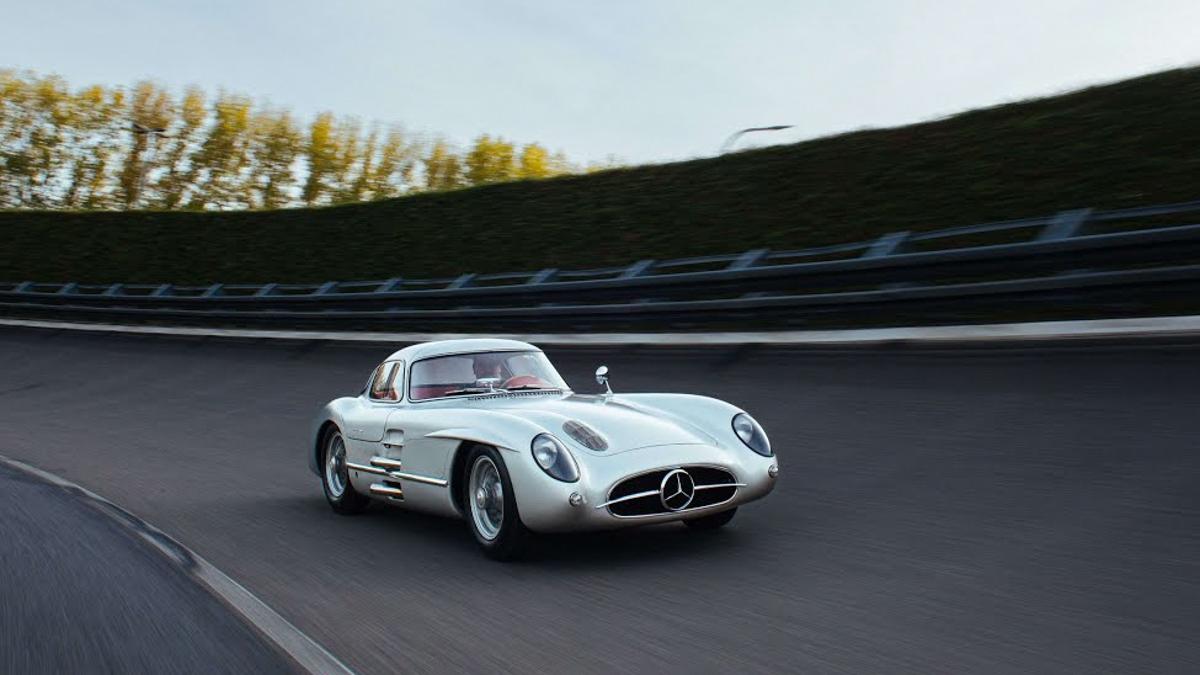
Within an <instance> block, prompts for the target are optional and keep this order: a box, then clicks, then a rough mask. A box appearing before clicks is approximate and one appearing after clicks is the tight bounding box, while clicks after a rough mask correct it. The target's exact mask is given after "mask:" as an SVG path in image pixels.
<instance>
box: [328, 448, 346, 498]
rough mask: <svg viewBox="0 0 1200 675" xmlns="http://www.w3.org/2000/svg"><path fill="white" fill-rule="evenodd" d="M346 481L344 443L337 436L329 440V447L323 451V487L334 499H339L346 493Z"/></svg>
mask: <svg viewBox="0 0 1200 675" xmlns="http://www.w3.org/2000/svg"><path fill="white" fill-rule="evenodd" d="M348 481H349V476H348V475H347V473H346V443H345V441H343V440H342V437H341V435H340V434H338V435H335V436H333V438H331V439H329V447H328V448H326V450H325V485H326V487H327V488H328V489H329V494H330V495H331V496H332V497H333V498H334V499H340V498H341V496H342V495H343V494H345V493H346V483H347V482H348Z"/></svg>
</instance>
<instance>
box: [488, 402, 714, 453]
mask: <svg viewBox="0 0 1200 675" xmlns="http://www.w3.org/2000/svg"><path fill="white" fill-rule="evenodd" d="M488 403H489V405H488V406H487V407H488V408H490V409H491V410H494V411H496V412H499V413H503V414H508V415H513V416H515V417H520V418H523V419H526V420H528V421H530V422H533V423H534V424H537V425H538V426H540V427H542V428H544V429H546V430H547V431H549V432H550V433H552V434H554V435H555V436H557V437H558V438H560V439H562V440H563V441H565V442H567V443H569V444H570V445H571V447H572V448H573V449H576V450H579V449H582V450H585V451H589V452H591V451H590V450H589V449H588V448H585V447H584V446H582V445H580V444H579V443H578V442H577V441H575V440H574V439H573V438H571V436H570V435H569V434H567V433H566V432H565V431H564V430H563V425H564V424H565V423H567V422H570V421H575V422H581V423H583V424H584V425H586V426H588V427H590V428H591V429H592V431H594V432H596V433H598V434H600V435H601V436H602V437H604V439H605V441H607V443H608V449H606V450H604V451H602V452H592V454H596V455H612V454H616V453H620V452H625V451H628V450H636V449H638V448H646V447H652V446H656V445H681V444H697V443H703V444H709V445H712V444H715V443H717V441H716V439H714V438H713V437H711V436H710V435H708V434H706V433H705V432H704V431H703V430H701V429H699V428H698V427H696V426H694V425H692V424H689V423H687V422H686V421H684V420H680V419H677V418H672V417H670V416H668V415H667V414H666V413H664V412H662V411H660V410H656V409H653V408H648V407H646V406H641V405H636V404H633V403H629V402H623V401H621V400H620V397H619V396H618V397H614V398H611V399H608V400H606V399H605V398H604V397H603V396H586V395H580V394H571V395H568V396H564V397H550V396H530V397H525V396H517V397H513V398H499V399H492V400H490V401H489V402H488Z"/></svg>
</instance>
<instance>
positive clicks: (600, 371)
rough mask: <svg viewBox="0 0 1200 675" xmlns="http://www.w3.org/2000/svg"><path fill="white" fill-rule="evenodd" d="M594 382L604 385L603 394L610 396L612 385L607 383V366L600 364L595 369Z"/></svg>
mask: <svg viewBox="0 0 1200 675" xmlns="http://www.w3.org/2000/svg"><path fill="white" fill-rule="evenodd" d="M596 384H602V385H604V394H605V395H606V396H612V393H613V392H612V387H610V386H609V385H608V366H600V367H599V368H597V369H596Z"/></svg>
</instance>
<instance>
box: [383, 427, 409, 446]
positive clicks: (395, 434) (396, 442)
mask: <svg viewBox="0 0 1200 675" xmlns="http://www.w3.org/2000/svg"><path fill="white" fill-rule="evenodd" d="M383 447H385V448H403V447H404V430H403V429H388V430H387V432H386V433H385V434H384V435H383Z"/></svg>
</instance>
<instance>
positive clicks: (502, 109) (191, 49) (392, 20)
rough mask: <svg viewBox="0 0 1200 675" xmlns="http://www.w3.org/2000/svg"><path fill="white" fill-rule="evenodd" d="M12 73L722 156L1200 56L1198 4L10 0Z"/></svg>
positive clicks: (456, 129) (594, 152)
mask: <svg viewBox="0 0 1200 675" xmlns="http://www.w3.org/2000/svg"><path fill="white" fill-rule="evenodd" d="M5 4H6V5H8V6H7V7H5V8H4V10H3V12H2V13H0V15H2V16H3V17H4V18H3V21H2V22H0V67H8V68H17V69H30V70H33V71H35V72H38V73H43V74H46V73H56V74H59V75H61V76H63V77H65V78H66V79H67V80H68V81H69V82H70V83H71V84H72V85H75V86H81V85H84V84H96V83H98V84H126V85H127V84H132V83H134V82H136V81H139V80H143V79H150V80H154V81H156V82H158V83H160V84H163V85H165V86H167V87H169V88H171V89H173V90H176V91H182V89H183V87H184V86H186V85H198V86H200V87H202V88H204V89H205V90H207V91H209V92H216V91H217V90H220V89H225V90H227V91H230V92H235V93H242V94H249V95H251V96H252V97H254V98H255V99H258V100H260V101H263V102H268V103H270V104H272V105H276V106H282V107H286V108H288V109H290V110H292V111H293V112H296V113H298V114H299V115H301V116H302V117H304V118H309V117H311V116H312V115H313V114H315V113H317V112H319V111H322V110H331V111H333V112H335V113H338V114H346V115H353V116H357V117H359V118H361V119H363V120H364V121H380V122H385V123H392V122H396V123H400V124H402V125H403V126H404V127H405V128H406V129H408V130H409V131H410V132H413V133H416V134H421V135H427V136H432V135H441V136H444V137H445V138H447V139H448V140H450V141H452V142H455V143H457V144H459V145H460V146H461V145H466V144H468V143H469V142H470V141H471V140H472V139H473V138H474V137H476V136H478V135H479V134H481V133H485V132H486V133H492V134H499V135H501V136H504V137H506V138H508V139H509V140H512V141H516V142H518V143H525V142H531V141H537V142H540V143H542V144H543V145H546V146H548V147H549V148H551V149H553V150H562V151H565V152H566V153H567V154H568V156H569V157H570V158H571V159H573V160H576V161H583V162H587V161H600V160H603V159H605V158H606V157H609V156H614V157H616V158H619V159H620V160H621V161H623V162H627V163H642V162H659V161H670V160H675V159H686V158H691V157H703V156H711V155H713V154H716V153H717V152H718V149H719V148H720V147H721V145H722V144H723V142H724V141H725V139H726V138H727V137H728V136H729V135H730V134H731V133H732V132H734V131H736V130H738V129H741V128H744V127H749V126H760V125H768V124H792V125H794V128H792V129H789V130H787V131H780V132H772V133H770V134H769V135H768V134H757V135H752V136H747V137H744V140H743V141H741V142H740V143H739V146H738V147H746V146H749V145H755V144H762V143H767V142H772V143H774V142H794V141H797V140H802V139H805V138H814V137H818V136H824V135H828V134H831V133H837V132H842V131H849V130H853V129H861V128H865V127H881V126H892V125H897V124H905V123H910V122H916V121H922V120H928V119H933V118H937V117H941V116H944V115H947V114H951V113H954V112H958V111H962V110H967V109H970V108H976V107H981V106H987V105H993V104H997V103H1002V102H1008V101H1013V100H1019V99H1023V98H1029V97H1034V96H1044V95H1050V94H1054V93H1058V92H1062V91H1067V90H1070V89H1075V88H1078V87H1081V86H1086V85H1089V84H1095V83H1102V82H1107V81H1112V80H1117V79H1122V78H1125V77H1129V76H1133V75H1138V74H1143V73H1148V72H1153V71H1156V70H1162V69H1166V68H1170V67H1176V66H1183V65H1189V64H1196V63H1198V62H1200V39H1197V38H1200V2H1197V0H1145V1H1139V2H1130V1H1129V0H1118V1H1110V0H1092V1H1088V2H1084V1H1079V0H1032V1H1028V0H1009V1H1007V2H996V1H995V0H991V1H988V2H978V1H976V0H891V1H882V0H880V1H868V0H861V1H854V0H843V1H840V2H839V1H833V0H828V1H816V0H811V1H806V2H801V1H798V0H797V1H789V0H757V1H756V0H738V1H736V2H735V1H733V0H718V1H709V0H692V1H691V2H686V1H679V0H603V1H600V0H595V1H583V0H543V1H541V2H532V1H526V0H460V1H455V0H343V1H341V2H329V1H328V0H326V1H325V2H311V1H309V0H257V1H256V0H243V1H241V2H234V1H230V0H206V1H204V2H200V1H198V0H193V1H191V2H175V1H173V0H124V1H122V0H112V1H110V2H104V3H101V2H96V1H95V0H57V1H56V0H41V1H39V2H19V1H18V0H7V1H6V3H5Z"/></svg>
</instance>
